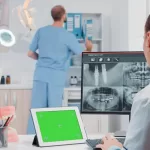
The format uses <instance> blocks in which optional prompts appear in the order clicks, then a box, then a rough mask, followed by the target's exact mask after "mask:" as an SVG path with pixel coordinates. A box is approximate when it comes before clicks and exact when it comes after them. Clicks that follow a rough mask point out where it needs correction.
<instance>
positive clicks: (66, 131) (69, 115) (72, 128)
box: [36, 110, 83, 142]
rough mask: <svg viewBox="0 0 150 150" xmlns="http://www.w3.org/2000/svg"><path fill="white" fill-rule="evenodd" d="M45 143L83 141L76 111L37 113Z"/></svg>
mask: <svg viewBox="0 0 150 150" xmlns="http://www.w3.org/2000/svg"><path fill="white" fill-rule="evenodd" d="M36 116H37V120H38V124H39V127H40V131H41V136H42V140H43V142H59V141H70V140H81V139H83V136H82V132H81V129H80V125H79V122H78V119H77V115H76V112H75V110H63V111H43V112H36Z"/></svg>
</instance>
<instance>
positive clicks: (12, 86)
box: [0, 83, 81, 91]
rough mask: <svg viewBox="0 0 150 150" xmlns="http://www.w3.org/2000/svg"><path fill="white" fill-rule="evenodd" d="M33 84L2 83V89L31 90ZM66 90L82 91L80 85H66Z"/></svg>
mask: <svg viewBox="0 0 150 150" xmlns="http://www.w3.org/2000/svg"><path fill="white" fill-rule="evenodd" d="M32 87H33V84H31V83H30V84H5V85H0V90H31V89H32ZM64 90H65V91H66V90H67V91H69V90H71V91H80V90H81V88H80V87H65V88H64Z"/></svg>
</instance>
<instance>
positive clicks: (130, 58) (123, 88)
mask: <svg viewBox="0 0 150 150" xmlns="http://www.w3.org/2000/svg"><path fill="white" fill-rule="evenodd" d="M149 82H150V68H148V66H147V64H146V60H145V58H144V54H143V52H119V53H118V52H111V53H109V52H99V53H83V55H82V87H81V89H82V94H81V95H82V98H81V99H82V100H81V101H82V102H81V105H82V106H81V112H82V113H123V114H129V113H130V110H131V107H132V103H133V100H134V97H135V95H136V93H137V92H138V91H140V90H141V89H143V88H144V87H145V86H147V85H148V84H149Z"/></svg>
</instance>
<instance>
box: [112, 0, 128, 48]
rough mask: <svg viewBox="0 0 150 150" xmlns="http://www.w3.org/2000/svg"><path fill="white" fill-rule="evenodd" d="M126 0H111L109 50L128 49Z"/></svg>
mask: <svg viewBox="0 0 150 150" xmlns="http://www.w3.org/2000/svg"><path fill="white" fill-rule="evenodd" d="M128 49H129V44H128V0H113V3H112V14H111V50H112V51H128Z"/></svg>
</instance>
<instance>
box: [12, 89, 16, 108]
mask: <svg viewBox="0 0 150 150" xmlns="http://www.w3.org/2000/svg"><path fill="white" fill-rule="evenodd" d="M13 105H14V107H15V109H17V96H16V93H15V92H14V93H13Z"/></svg>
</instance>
